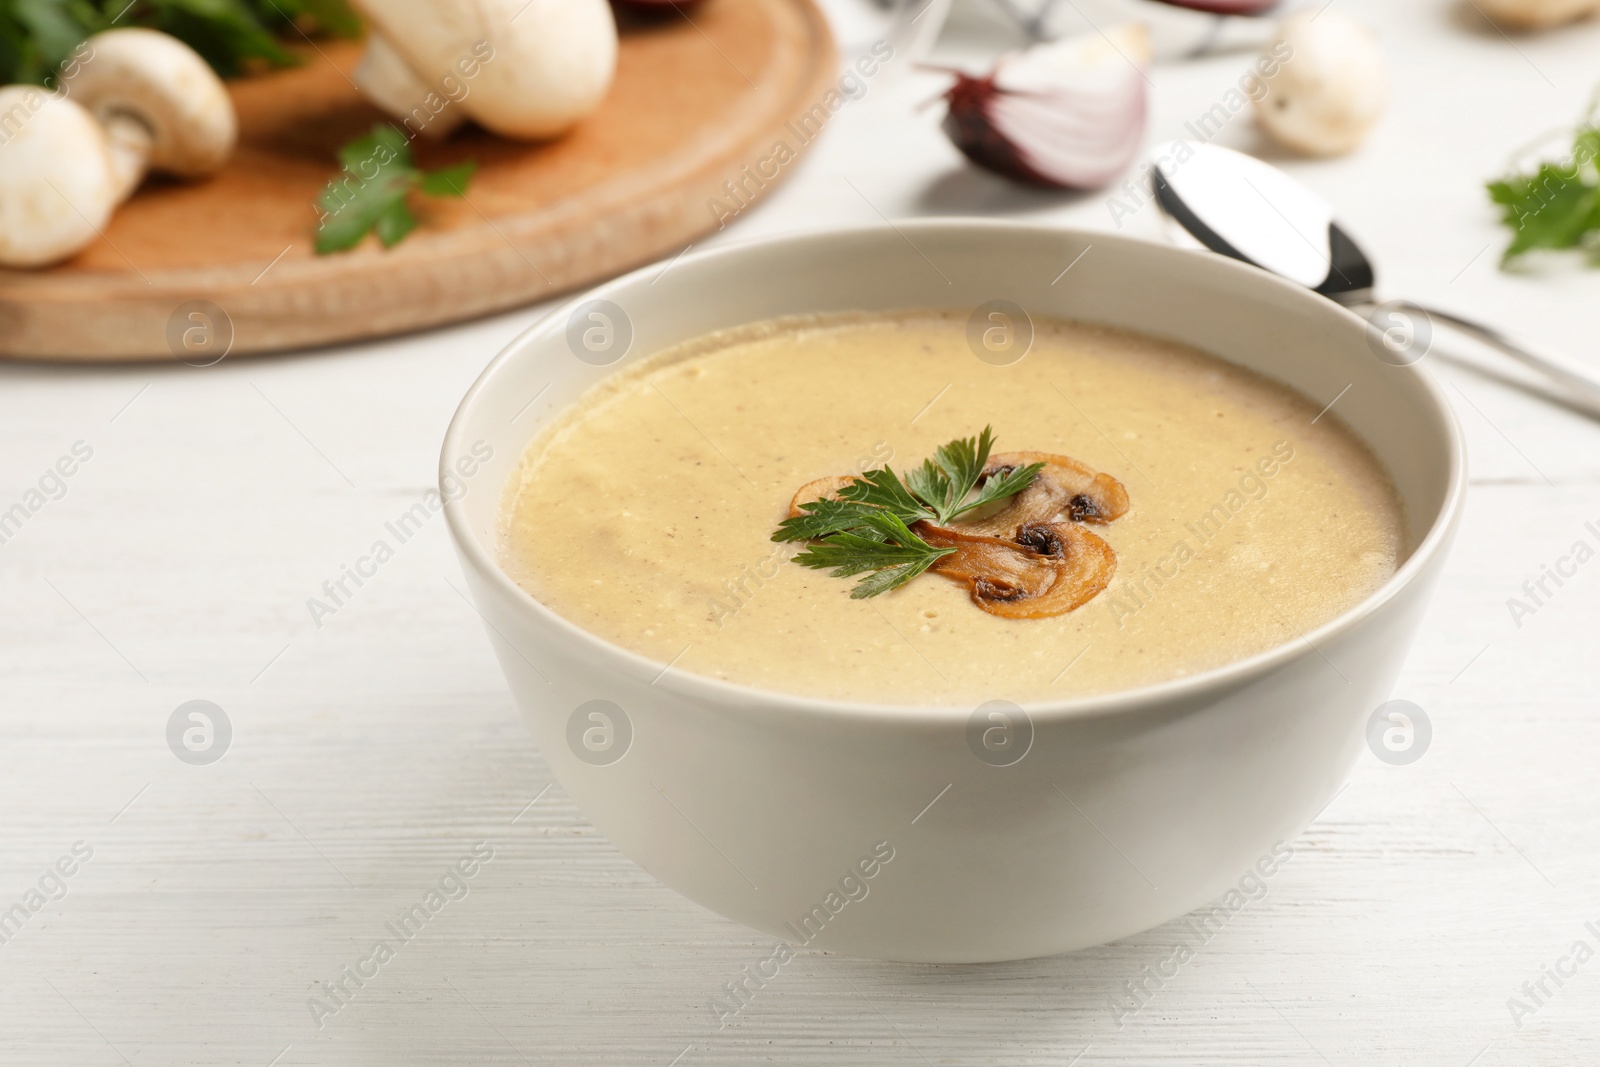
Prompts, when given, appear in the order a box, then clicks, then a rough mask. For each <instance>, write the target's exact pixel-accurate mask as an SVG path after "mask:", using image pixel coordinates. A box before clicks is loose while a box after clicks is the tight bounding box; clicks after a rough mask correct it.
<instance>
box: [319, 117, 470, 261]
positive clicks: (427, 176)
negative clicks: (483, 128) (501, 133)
mask: <svg viewBox="0 0 1600 1067" xmlns="http://www.w3.org/2000/svg"><path fill="white" fill-rule="evenodd" d="M339 162H341V163H343V164H344V169H343V170H341V171H340V172H339V173H338V174H337V175H335V176H334V178H333V180H332V181H330V182H329V183H328V184H327V186H326V187H325V188H324V189H323V190H322V195H321V196H320V197H318V198H317V206H318V207H319V208H321V209H322V212H323V216H322V221H321V222H320V223H319V224H318V226H317V254H318V255H327V254H328V253H330V252H342V251H344V250H345V249H348V248H354V247H355V246H356V245H358V244H360V243H361V239H362V238H363V237H365V236H366V235H367V234H368V233H376V234H377V235H378V240H379V241H381V242H382V243H383V246H384V247H385V248H391V247H393V246H394V245H396V244H398V243H399V242H400V241H401V240H403V239H404V238H405V236H406V235H407V234H409V233H410V232H411V231H412V230H414V229H416V228H417V218H416V216H415V215H413V214H412V213H411V207H410V205H409V204H408V202H407V197H408V195H409V194H410V193H411V192H412V191H416V192H418V193H421V194H423V195H424V196H465V195H466V191H467V183H468V182H469V181H471V179H472V174H473V171H474V170H475V169H476V168H477V164H475V163H472V162H467V163H458V164H456V165H455V166H453V167H445V168H443V169H440V170H436V171H431V172H425V171H421V170H418V169H417V167H416V165H415V164H414V163H413V162H412V160H411V144H410V142H409V141H407V139H406V136H405V134H403V133H401V132H400V131H399V130H397V129H395V128H394V127H393V126H390V125H386V124H380V125H378V126H374V127H373V129H372V132H371V133H369V134H367V135H366V136H365V137H358V138H356V139H355V140H354V141H351V142H350V143H349V144H347V145H345V146H344V147H343V148H341V149H340V150H339Z"/></svg>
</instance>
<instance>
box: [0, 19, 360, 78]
mask: <svg viewBox="0 0 1600 1067" xmlns="http://www.w3.org/2000/svg"><path fill="white" fill-rule="evenodd" d="M122 26H142V27H145V28H147V29H153V30H160V31H161V32H163V33H168V34H171V35H172V36H174V37H176V38H178V40H180V41H182V42H183V43H185V44H187V45H188V46H189V47H190V48H193V49H194V50H195V51H196V52H198V53H200V55H201V56H202V57H203V58H204V59H205V61H206V62H207V63H209V64H211V66H212V68H213V69H215V70H216V72H217V73H218V74H221V75H222V76H223V77H230V76H232V75H235V74H240V73H243V72H244V71H245V70H247V69H249V68H251V67H256V66H268V67H289V66H294V65H296V64H298V63H299V62H300V57H299V56H298V55H297V54H296V53H294V52H292V51H290V50H289V49H288V48H286V47H285V46H284V44H283V41H285V40H287V41H291V42H301V41H305V40H307V39H308V38H309V37H314V36H317V35H319V34H333V35H336V36H339V37H359V36H360V35H361V29H362V26H361V19H360V18H359V17H358V16H357V15H356V13H355V12H354V11H353V10H352V9H351V7H350V6H349V4H348V3H346V2H345V0H0V84H15V83H32V84H40V85H43V84H47V83H49V82H50V81H51V79H52V78H53V76H54V74H55V72H56V70H57V68H59V67H60V65H61V64H62V62H63V61H64V60H66V59H67V58H68V57H69V56H70V55H71V54H72V53H73V51H74V50H76V49H77V47H78V46H79V45H80V44H81V43H82V42H83V40H84V39H85V38H87V37H89V36H91V35H93V34H96V33H99V32H100V31H102V30H110V29H116V28H118V27H122Z"/></svg>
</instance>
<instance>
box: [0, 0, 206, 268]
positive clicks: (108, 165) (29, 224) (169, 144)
mask: <svg viewBox="0 0 1600 1067" xmlns="http://www.w3.org/2000/svg"><path fill="white" fill-rule="evenodd" d="M237 137H238V124H237V121H236V119H235V117H234V113H233V103H232V101H231V100H229V99H228V93H227V90H226V89H224V88H223V85H222V82H221V80H220V79H218V78H217V76H216V74H215V73H214V72H213V71H212V70H211V68H210V67H209V66H208V65H207V64H206V62H205V60H203V59H201V58H200V56H199V55H198V54H196V53H195V52H194V50H193V49H191V48H190V47H189V46H188V45H186V44H184V43H182V42H181V41H179V40H177V39H176V38H173V37H169V36H168V35H166V34H164V33H158V32H156V31H154V30H144V29H121V30H109V31H107V32H105V33H101V34H96V35H95V36H93V37H91V38H89V40H88V42H87V47H86V48H85V49H83V50H82V55H81V58H79V59H78V60H77V61H76V62H75V63H74V64H73V69H72V72H71V74H70V76H66V77H63V78H62V82H61V87H60V89H59V90H58V91H57V92H55V93H48V92H45V91H44V90H42V89H40V88H38V87H36V86H31V85H12V86H7V87H6V88H4V89H0V266H7V267H41V266H46V265H48V264H50V263H55V262H57V261H59V260H62V259H65V258H67V257H68V256H70V255H72V254H73V253H75V252H78V251H80V250H81V249H83V248H84V247H85V246H86V245H88V244H89V242H91V241H93V240H94V238H95V236H96V235H97V234H98V233H99V232H100V231H101V230H102V229H104V227H105V225H106V223H107V222H108V221H109V220H110V218H111V213H112V211H113V210H114V209H115V208H116V206H117V205H118V204H120V203H121V202H122V201H123V200H125V199H126V198H127V197H128V195H129V194H131V193H132V192H133V190H134V189H136V188H137V187H138V185H139V183H140V182H141V181H143V180H144V176H145V175H146V174H147V173H149V172H150V171H152V170H157V171H162V172H165V173H168V174H173V175H175V176H177V177H181V178H198V177H204V176H205V175H208V174H213V173H215V172H216V171H218V170H220V169H221V168H222V166H223V165H224V164H225V163H226V162H227V161H228V157H229V156H230V155H231V154H232V153H233V147H234V142H235V141H236V139H237Z"/></svg>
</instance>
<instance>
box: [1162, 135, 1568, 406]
mask: <svg viewBox="0 0 1600 1067" xmlns="http://www.w3.org/2000/svg"><path fill="white" fill-rule="evenodd" d="M1154 155H1155V158H1156V160H1157V162H1156V165H1155V168H1154V170H1153V172H1152V176H1151V181H1152V184H1153V185H1154V187H1155V195H1156V202H1157V203H1158V204H1159V205H1160V206H1161V210H1162V212H1163V213H1164V214H1165V216H1166V217H1167V218H1168V219H1169V220H1171V221H1172V222H1174V223H1176V224H1177V225H1178V226H1179V227H1181V228H1182V230H1183V231H1184V232H1185V233H1187V234H1188V236H1190V237H1192V238H1193V239H1194V240H1195V241H1197V242H1199V244H1200V245H1201V246H1203V247H1205V248H1209V249H1210V250H1211V251H1213V252H1217V253H1220V254H1222V255H1224V256H1231V257H1233V258H1234V259H1239V260H1243V261H1244V262H1246V263H1250V264H1253V265H1255V266H1257V267H1260V268H1262V269H1263V270H1269V271H1271V272H1273V273H1274V274H1279V275H1282V276H1283V277H1285V278H1288V279H1290V280H1291V281H1296V282H1299V283H1300V284H1301V285H1304V286H1306V287H1307V288H1308V289H1312V290H1314V291H1316V292H1318V293H1321V294H1322V295H1323V296H1325V297H1327V298H1329V299H1330V300H1333V301H1336V302H1337V303H1339V304H1342V305H1344V306H1345V307H1348V308H1350V309H1352V310H1354V311H1357V312H1358V313H1361V314H1364V315H1365V316H1366V319H1367V322H1368V324H1369V337H1371V338H1372V339H1373V340H1374V342H1375V343H1374V349H1373V350H1374V351H1375V352H1377V353H1378V355H1379V356H1380V357H1381V358H1383V359H1385V360H1386V361H1387V362H1390V363H1393V364H1395V365H1397V366H1404V365H1406V364H1408V363H1415V362H1416V361H1417V360H1419V359H1421V358H1422V357H1423V356H1424V355H1425V354H1426V353H1427V351H1428V347H1429V342H1430V340H1431V331H1432V327H1431V325H1430V324H1429V321H1428V320H1431V319H1438V320H1439V321H1441V322H1445V323H1449V324H1450V325H1451V326H1453V327H1455V328H1456V329H1458V330H1460V331H1462V332H1464V333H1468V334H1471V335H1472V336H1474V337H1476V338H1478V339H1479V340H1481V341H1483V342H1485V343H1486V344H1488V345H1490V346H1491V347H1493V348H1495V349H1498V350H1499V351H1501V352H1503V353H1505V354H1506V355H1508V356H1510V357H1512V358H1513V359H1515V360H1517V361H1518V362H1520V363H1522V364H1523V365H1525V366H1527V367H1531V368H1532V369H1534V370H1536V371H1538V372H1539V373H1540V374H1543V375H1544V376H1545V377H1547V378H1549V379H1551V380H1552V381H1554V382H1556V383H1558V384H1559V385H1560V386H1561V387H1562V394H1563V396H1564V397H1565V398H1566V399H1567V401H1568V402H1569V403H1570V404H1571V405H1572V406H1574V407H1578V408H1581V409H1582V410H1584V411H1587V412H1589V413H1590V414H1593V415H1596V416H1600V371H1597V370H1595V369H1591V368H1589V367H1587V366H1585V365H1583V364H1582V363H1579V362H1577V361H1576V360H1573V359H1572V358H1571V357H1569V356H1565V355H1563V354H1561V353H1559V352H1554V351H1551V350H1550V349H1547V348H1544V347H1542V346H1539V345H1535V344H1532V343H1530V342H1528V341H1524V340H1520V339H1517V338H1513V337H1511V336H1510V335H1508V334H1505V333H1503V332H1501V331H1500V330H1497V329H1495V328H1494V327H1492V326H1485V325H1484V324H1482V323H1478V322H1473V321H1472V320H1471V319H1465V318H1462V317H1461V316H1459V315H1456V314H1454V313H1453V312H1448V311H1440V310H1439V309H1437V308H1433V307H1424V306H1423V305H1421V304H1418V303H1416V302H1414V301H1411V300H1391V301H1387V302H1383V303H1380V302H1379V301H1378V299H1377V297H1376V296H1375V295H1374V292H1373V286H1374V283H1375V281H1376V277H1375V272H1374V270H1373V265H1372V261H1371V260H1369V259H1368V258H1367V256H1366V254H1365V253H1364V252H1362V251H1361V249H1360V247H1359V246H1358V245H1357V244H1356V243H1355V241H1353V240H1352V239H1351V238H1350V235H1349V234H1347V233H1345V231H1344V230H1342V229H1340V228H1339V224H1338V223H1337V222H1335V221H1334V219H1333V208H1332V206H1331V205H1330V204H1329V203H1328V202H1327V201H1326V200H1323V199H1322V198H1321V197H1320V196H1318V195H1317V194H1316V193H1314V192H1312V191H1311V190H1310V189H1307V188H1306V187H1305V186H1304V185H1301V184H1300V183H1299V182H1298V181H1296V180H1295V179H1293V178H1291V177H1289V175H1287V174H1285V173H1284V172H1283V171H1281V170H1279V169H1278V168H1277V167H1274V166H1272V165H1271V164H1270V163H1263V162H1262V161H1261V160H1259V159H1256V158H1255V157H1253V156H1247V155H1245V154H1244V153H1242V152H1235V151H1233V150H1232V149H1228V148H1221V147H1218V146H1216V145H1206V144H1196V143H1194V142H1192V141H1171V142H1168V143H1167V144H1163V145H1158V146H1156V148H1155V149H1154ZM1407 313H1410V315H1413V316H1414V315H1420V316H1422V321H1421V322H1418V321H1416V320H1415V319H1414V318H1411V317H1409V316H1408V314H1407Z"/></svg>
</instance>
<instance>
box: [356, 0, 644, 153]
mask: <svg viewBox="0 0 1600 1067" xmlns="http://www.w3.org/2000/svg"><path fill="white" fill-rule="evenodd" d="M356 5H357V7H359V8H360V9H361V13H362V14H363V15H364V16H366V19H367V24H368V32H367V50H366V53H365V55H364V56H363V57H362V61H361V65H360V66H359V67H357V68H356V72H355V82H356V85H357V86H358V87H359V88H360V89H361V91H362V92H363V93H364V94H365V95H366V97H367V99H368V100H370V101H372V102H373V103H374V104H376V105H377V106H378V107H380V108H382V109H383V110H384V111H386V112H388V113H389V114H390V115H392V116H394V117H395V118H397V119H399V120H401V122H402V123H403V124H404V125H405V126H406V127H407V129H408V131H409V132H410V133H411V134H413V135H416V134H419V133H420V134H423V135H426V136H430V137H440V136H443V135H444V134H446V133H448V132H449V131H450V130H451V129H454V128H455V127H456V126H458V125H460V123H461V122H463V121H464V120H466V119H467V118H472V119H474V120H476V121H477V123H478V124H479V125H481V126H483V127H484V128H485V129H487V130H490V131H492V132H494V133H497V134H500V135H501V136H503V137H510V138H513V139H518V140H538V139H541V138H546V137H553V136H555V135H557V134H559V133H562V132H564V131H565V130H567V129H568V128H569V127H571V126H572V125H573V124H574V123H576V122H577V121H578V120H580V119H582V118H583V117H584V116H586V115H588V114H589V113H590V112H592V111H594V110H595V108H597V107H599V106H600V102H601V101H602V100H604V99H605V95H606V92H607V90H609V89H610V88H611V78H612V75H613V74H614V73H615V71H616V62H617V24H616V20H615V19H614V18H613V16H612V14H611V5H610V3H609V2H608V0H356Z"/></svg>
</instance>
